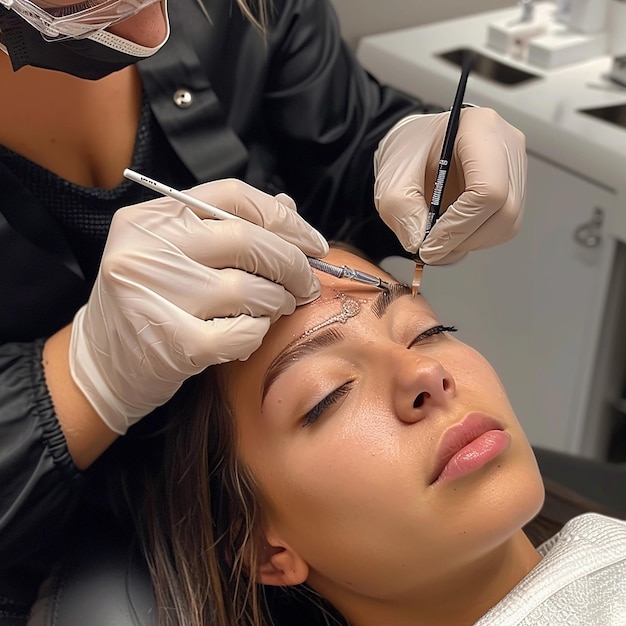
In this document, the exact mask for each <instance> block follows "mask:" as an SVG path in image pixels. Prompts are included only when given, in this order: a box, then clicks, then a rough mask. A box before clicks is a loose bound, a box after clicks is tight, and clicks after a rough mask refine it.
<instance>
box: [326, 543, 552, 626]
mask: <svg viewBox="0 0 626 626" xmlns="http://www.w3.org/2000/svg"><path fill="white" fill-rule="evenodd" d="M540 560H541V557H540V556H539V554H538V552H537V551H536V550H535V548H534V546H533V545H532V544H531V543H530V541H529V540H528V538H527V537H526V535H524V533H523V532H522V531H521V530H520V531H519V532H518V533H517V534H516V535H514V536H513V537H512V538H511V539H510V540H509V541H507V542H506V543H505V544H503V545H501V546H499V547H498V548H497V549H495V550H493V551H492V552H490V553H489V554H487V555H485V556H484V557H482V558H481V559H480V560H478V561H475V562H473V563H472V564H471V565H468V566H467V567H465V568H464V569H463V570H462V571H456V572H446V573H445V574H444V575H442V577H441V578H440V579H439V580H429V581H428V582H427V583H426V584H421V585H420V586H419V589H416V590H414V591H413V592H412V593H411V594H404V595H403V596H402V597H398V598H392V599H389V598H384V599H380V598H371V597H363V596H361V595H357V594H354V593H353V592H346V590H345V589H341V590H337V589H333V590H321V589H319V590H318V591H320V592H321V593H322V595H324V596H325V597H327V598H328V599H329V600H330V602H331V603H332V604H333V605H334V606H335V607H336V608H337V609H338V610H339V611H340V612H341V614H342V615H343V616H344V617H345V618H346V620H347V621H348V623H349V624H350V626H378V625H380V624H394V626H426V625H428V626H449V625H450V624H455V626H465V625H467V626H470V625H471V624H474V623H475V622H476V621H477V620H478V619H480V617H482V616H483V615H484V614H485V613H486V612H487V611H488V610H489V609H491V608H492V607H493V606H495V605H496V604H497V603H498V602H499V601H500V600H502V598H504V597H505V596H506V595H507V594H508V593H509V592H510V591H511V590H512V589H513V587H515V585H517V584H518V583H519V582H520V581H521V580H522V578H524V576H526V575H527V574H528V573H529V572H530V571H531V570H532V569H533V568H534V567H535V566H536V565H537V563H539V561H540ZM327 591H328V593H327Z"/></svg>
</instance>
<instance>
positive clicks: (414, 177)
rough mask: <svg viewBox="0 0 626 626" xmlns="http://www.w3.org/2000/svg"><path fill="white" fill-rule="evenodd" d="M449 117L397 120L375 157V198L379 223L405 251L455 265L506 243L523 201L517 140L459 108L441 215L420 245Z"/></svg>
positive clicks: (502, 126) (498, 123)
mask: <svg viewBox="0 0 626 626" xmlns="http://www.w3.org/2000/svg"><path fill="white" fill-rule="evenodd" d="M448 115H449V114H448V113H436V114H425V115H414V116H409V117H406V118H404V119H403V120H401V121H400V122H398V123H397V124H396V125H395V126H394V127H393V128H392V129H391V130H390V131H389V132H388V133H387V135H385V137H383V139H382V140H381V142H380V144H379V146H378V150H377V151H376V154H375V156H374V166H375V173H376V183H375V186H374V197H375V202H376V208H377V209H378V212H379V213H380V216H381V218H382V219H383V221H384V222H385V224H387V226H389V227H390V228H391V229H392V230H393V231H394V232H395V234H396V235H397V237H398V239H399V240H400V243H401V244H402V245H403V246H404V248H405V249H406V250H407V251H409V252H411V253H415V252H417V250H418V248H419V251H420V256H421V258H422V260H423V261H424V262H425V263H427V264H429V265H443V264H447V263H454V262H456V261H458V260H460V259H462V258H463V257H464V256H465V255H466V254H467V253H468V252H470V251H471V250H479V249H481V248H488V247H490V246H495V245H496V244H499V243H503V242H505V241H507V240H508V239H511V238H512V237H513V236H514V235H515V234H516V233H517V231H518V229H519V226H520V222H521V218H522V213H523V209H524V201H525V195H526V167H527V159H526V141H525V138H524V135H523V134H522V133H521V132H520V131H519V130H517V129H516V128H514V127H513V126H511V125H510V124H508V123H507V122H505V121H504V120H503V119H502V118H501V117H500V116H499V115H498V114H497V113H496V112H495V111H494V110H492V109H488V108H478V107H476V108H466V109H463V110H462V111H461V119H460V122H459V130H458V134H457V139H456V142H455V145H454V153H453V156H452V165H451V169H450V172H449V174H448V179H447V182H446V187H445V191H444V197H443V199H442V202H441V207H442V209H441V210H442V213H441V215H440V217H439V219H438V220H437V222H436V223H435V225H434V226H433V228H432V230H431V231H430V233H429V234H428V237H427V238H426V239H424V231H425V228H426V217H427V214H428V205H429V202H430V199H431V196H432V193H433V190H434V188H435V177H436V175H437V168H438V165H439V158H440V155H441V148H442V146H443V139H444V134H445V131H446V124H447V122H448ZM444 208H445V211H444Z"/></svg>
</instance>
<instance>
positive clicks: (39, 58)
mask: <svg viewBox="0 0 626 626" xmlns="http://www.w3.org/2000/svg"><path fill="white" fill-rule="evenodd" d="M0 31H1V35H0V37H1V41H2V43H4V45H5V46H6V49H7V51H8V53H9V57H10V58H11V63H12V65H13V70H14V71H17V70H19V69H20V68H21V67H24V66H25V65H31V66H33V67H40V68H42V69H46V70H57V71H59V72H65V73H66V74H72V75H73V76H76V77H78V78H86V79H88V80H99V79H100V78H104V77H105V76H108V75H109V74H112V73H113V72H117V71H118V70H121V69H123V68H125V67H128V66H129V65H133V64H134V63H136V62H137V61H140V60H141V59H142V58H144V57H140V56H135V55H132V54H127V53H126V52H121V51H120V50H114V49H113V48H109V47H108V46H105V45H103V44H101V43H98V42H97V41H92V40H90V39H63V40H62V41H46V40H45V39H44V38H43V37H42V36H41V33H40V32H39V31H38V30H37V29H35V28H33V27H32V26H30V25H29V24H28V23H27V22H26V21H24V20H23V19H22V18H21V17H19V15H17V14H16V13H15V12H13V11H11V10H7V9H4V8H0ZM0 54H2V52H1V51H0Z"/></svg>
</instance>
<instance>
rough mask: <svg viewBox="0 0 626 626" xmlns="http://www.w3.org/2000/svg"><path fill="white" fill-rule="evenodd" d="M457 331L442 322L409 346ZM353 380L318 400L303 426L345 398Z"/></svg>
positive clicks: (314, 420) (315, 419) (306, 416)
mask: <svg viewBox="0 0 626 626" xmlns="http://www.w3.org/2000/svg"><path fill="white" fill-rule="evenodd" d="M456 331H457V329H456V327H455V326H443V325H441V324H439V325H437V326H433V327H432V328H429V329H428V330H425V331H424V332H423V333H420V334H419V335H418V336H417V337H416V338H415V339H414V340H413V341H412V342H411V344H410V346H409V347H412V346H414V345H415V344H416V343H419V342H420V341H423V340H424V339H428V338H429V337H432V336H433V335H439V334H441V333H455V332H456ZM352 384H353V381H350V382H348V383H345V384H343V385H341V387H337V389H335V390H334V391H331V392H330V393H329V394H328V395H327V396H326V397H325V398H324V399H323V400H321V401H320V402H318V403H317V404H316V405H315V406H314V407H313V408H312V409H311V410H310V411H308V412H307V414H306V415H305V416H304V419H303V421H302V426H303V427H304V426H310V425H311V424H313V423H314V422H316V421H317V420H318V419H319V418H320V417H321V416H322V415H323V413H324V412H325V411H326V410H327V409H328V408H330V407H331V406H332V405H333V404H335V402H337V401H338V400H339V399H341V398H343V396H345V395H346V394H347V393H348V392H349V391H350V389H352Z"/></svg>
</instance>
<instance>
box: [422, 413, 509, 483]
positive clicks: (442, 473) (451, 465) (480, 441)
mask: <svg viewBox="0 0 626 626" xmlns="http://www.w3.org/2000/svg"><path fill="white" fill-rule="evenodd" d="M510 442H511V436H510V435H509V433H507V432H505V431H504V427H503V426H502V424H501V423H500V422H498V420H496V419H494V418H493V417H490V416H488V415H485V414H484V413H470V414H469V415H466V416H465V418H464V419H463V420H462V421H461V422H460V423H458V424H455V425H454V426H451V427H450V428H448V430H446V431H445V433H444V434H443V437H442V439H441V442H440V444H439V448H438V449H437V455H436V460H435V468H434V471H433V474H432V476H431V480H430V484H431V485H432V484H434V483H443V482H447V481H449V480H454V479H456V478H460V477H461V476H465V475H466V474H469V473H471V472H473V471H475V470H477V469H479V468H480V467H482V466H483V465H486V464H487V463H488V462H489V461H491V460H492V459H494V458H495V457H497V456H498V455H499V454H500V453H501V452H503V451H504V450H506V448H508V446H509V443H510Z"/></svg>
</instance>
